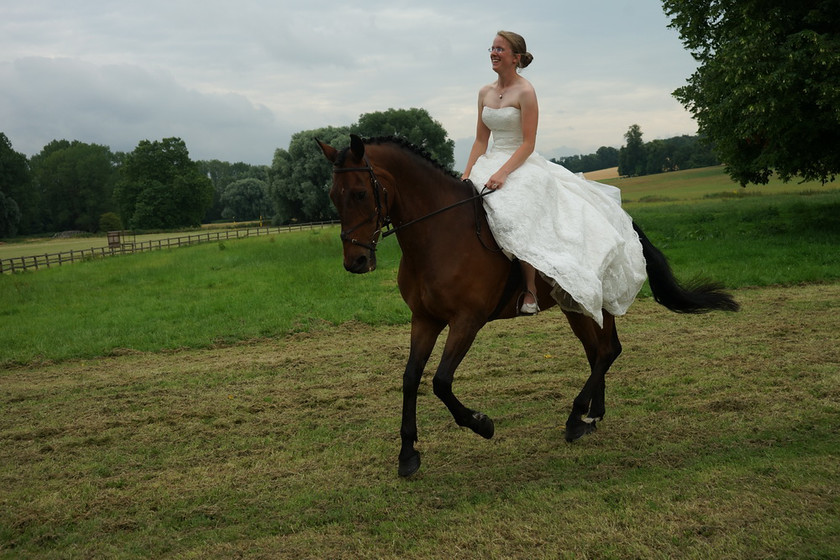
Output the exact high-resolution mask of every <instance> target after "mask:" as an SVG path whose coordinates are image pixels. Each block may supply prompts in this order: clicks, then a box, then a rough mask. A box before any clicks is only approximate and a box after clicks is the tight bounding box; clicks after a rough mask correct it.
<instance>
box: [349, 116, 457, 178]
mask: <svg viewBox="0 0 840 560" xmlns="http://www.w3.org/2000/svg"><path fill="white" fill-rule="evenodd" d="M350 128H351V130H350V131H351V132H353V133H355V134H358V135H359V136H363V137H364V136H367V137H375V136H402V137H403V138H405V139H406V140H408V141H409V142H411V143H412V144H414V145H415V146H417V147H419V148H423V149H424V150H425V151H426V152H428V153H429V155H430V156H432V157H433V158H434V159H435V161H437V162H438V163H439V164H441V165H442V166H444V167H446V168H447V169H450V170H451V169H452V167H453V166H454V165H455V142H454V141H453V140H450V139H448V138H447V134H446V130H445V129H444V128H443V126H442V125H441V124H440V123H439V122H437V121H435V120H434V119H432V117H431V115H429V112H428V111H426V110H425V109H417V108H413V109H388V110H387V111H380V112H375V113H365V114H364V115H362V116H360V117H359V122H358V123H356V124H355V125H353V126H351V127H350Z"/></svg>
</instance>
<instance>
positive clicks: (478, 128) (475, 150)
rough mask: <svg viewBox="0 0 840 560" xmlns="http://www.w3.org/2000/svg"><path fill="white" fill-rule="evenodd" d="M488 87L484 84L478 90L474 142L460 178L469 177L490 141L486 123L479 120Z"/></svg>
mask: <svg viewBox="0 0 840 560" xmlns="http://www.w3.org/2000/svg"><path fill="white" fill-rule="evenodd" d="M489 87H490V86H484V87H483V88H481V91H479V92H478V122H477V123H476V125H475V142H473V146H472V149H471V150H470V157H469V159H468V160H467V167H466V169H464V173H462V174H461V179H469V177H470V173H472V168H473V165H475V162H476V160H477V159H478V158H479V157H481V156H482V154H484V153H485V152H487V145H488V144H489V143H490V129H489V128H487V125H486V124H484V121H482V120H481V112H482V110H483V109H484V97H485V96H486V95H487V89H488V88H489Z"/></svg>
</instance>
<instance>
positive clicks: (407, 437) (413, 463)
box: [398, 317, 444, 476]
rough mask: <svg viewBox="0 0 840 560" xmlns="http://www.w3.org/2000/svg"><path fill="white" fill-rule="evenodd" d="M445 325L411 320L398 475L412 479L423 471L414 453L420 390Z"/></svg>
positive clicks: (418, 454) (417, 454)
mask: <svg viewBox="0 0 840 560" xmlns="http://www.w3.org/2000/svg"><path fill="white" fill-rule="evenodd" d="M443 327H444V324H443V323H438V322H434V321H423V320H420V319H417V318H416V317H412V319H411V350H410V352H409V356H408V363H407V364H406V366H405V373H404V374H403V409H402V424H401V426H400V440H401V441H402V446H401V448H400V457H399V470H398V472H399V475H400V476H411V475H412V474H414V473H415V472H417V469H419V468H420V453H418V452H417V450H416V449H414V443H415V442H416V441H417V390H418V388H419V387H420V379H421V378H422V377H423V370H424V369H425V368H426V363H427V362H428V361H429V356H430V355H431V353H432V349H433V348H434V347H435V342H436V341H437V337H438V335H440V332H441V331H442V330H443Z"/></svg>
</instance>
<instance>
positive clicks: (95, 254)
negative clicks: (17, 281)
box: [0, 221, 338, 274]
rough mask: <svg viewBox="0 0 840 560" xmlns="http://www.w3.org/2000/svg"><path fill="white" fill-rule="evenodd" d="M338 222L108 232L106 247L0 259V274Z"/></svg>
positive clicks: (319, 227)
mask: <svg viewBox="0 0 840 560" xmlns="http://www.w3.org/2000/svg"><path fill="white" fill-rule="evenodd" d="M336 223H338V222H334V221H332V222H314V223H308V224H296V225H288V226H261V227H247V228H237V229H226V230H218V231H208V232H202V233H194V234H189V235H181V236H178V237H168V238H165V239H151V240H147V241H136V240H135V239H136V238H135V236H134V234H132V233H130V232H124V231H109V232H108V245H106V246H104V247H91V248H90V249H78V250H70V251H62V252H60V253H43V254H39V255H31V256H26V257H12V258H8V259H0V274H2V273H4V272H10V273H14V272H23V271H27V270H39V269H41V268H52V267H54V266H63V265H65V264H68V263H74V262H76V261H85V260H92V259H98V258H102V257H111V256H114V255H125V254H132V253H142V252H146V251H155V250H162V249H174V248H177V247H186V246H189V245H195V244H197V243H207V242H209V241H226V240H228V239H242V238H245V237H258V236H261V235H272V234H276V233H288V232H290V231H300V230H306V229H322V228H324V227H328V226H331V225H334V224H336Z"/></svg>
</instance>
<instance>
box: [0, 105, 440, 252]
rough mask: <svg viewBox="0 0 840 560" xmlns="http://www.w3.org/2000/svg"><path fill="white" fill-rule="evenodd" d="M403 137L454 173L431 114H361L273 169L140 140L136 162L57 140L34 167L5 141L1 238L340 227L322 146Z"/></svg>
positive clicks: (316, 133)
mask: <svg viewBox="0 0 840 560" xmlns="http://www.w3.org/2000/svg"><path fill="white" fill-rule="evenodd" d="M351 133H354V134H359V135H361V136H369V137H376V136H391V135H401V136H404V137H406V138H407V139H408V140H409V141H411V142H412V143H414V144H416V145H417V146H419V147H421V148H423V149H425V150H426V151H427V152H428V153H429V154H430V155H431V156H432V157H434V158H435V159H437V161H439V162H440V163H441V164H442V165H443V166H445V167H447V168H449V169H452V167H453V166H454V163H455V158H454V147H455V143H454V142H453V141H452V140H450V139H448V138H447V135H446V131H445V130H444V129H443V127H442V126H441V125H440V123H438V122H436V121H434V120H433V119H432V118H431V116H430V115H429V113H428V112H427V111H425V110H424V109H389V110H388V111H384V112H376V113H368V114H363V115H361V117H360V118H359V121H358V122H357V123H354V124H353V125H350V126H345V127H327V128H321V129H317V130H310V131H303V132H299V133H297V134H295V135H294V136H293V137H292V140H291V142H290V144H289V148H288V149H282V148H281V149H277V150H276V152H275V154H274V159H273V162H272V165H271V166H266V165H249V164H246V163H242V162H239V163H228V162H223V161H219V160H211V161H193V160H192V159H191V158H190V156H189V151H188V150H187V146H186V144H185V143H184V141H183V140H181V139H180V138H164V139H162V140H155V141H149V140H142V141H140V142H139V143H138V145H137V147H136V148H135V149H134V150H133V151H132V152H130V153H123V152H112V151H111V149H110V148H109V147H108V146H102V145H98V144H87V143H84V142H80V141H78V140H74V141H68V140H54V141H52V142H50V143H49V144H47V145H46V146H44V148H43V149H42V150H41V152H39V153H38V154H36V155H35V156H33V157H32V158H31V159H28V158H27V157H26V156H25V155H23V154H21V153H18V152H16V151H15V150H14V148H13V146H12V143H11V141H10V140H9V138H8V137H7V136H6V135H5V133H2V132H0V237H13V236H16V235H26V234H42V233H52V232H59V231H67V230H79V231H86V232H97V231H110V230H118V229H124V228H128V229H133V230H159V229H175V228H182V227H196V226H199V225H200V224H202V223H209V222H214V221H219V220H239V221H250V220H256V219H269V218H270V219H271V220H272V222H273V223H275V224H277V225H280V224H286V223H290V222H293V221H322V220H329V219H333V218H336V217H337V216H336V213H335V210H334V208H333V207H332V204H331V203H330V201H329V199H328V196H327V195H328V192H329V187H330V182H331V177H332V169H331V167H330V164H329V162H327V161H326V160H325V159H324V158H323V155H322V154H321V152H320V150H319V149H318V147H317V145H316V143H315V140H314V139H315V138H316V137H317V138H319V139H321V140H324V141H327V142H335V143H336V144H337V145H342V144H349V142H350V134H351Z"/></svg>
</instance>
